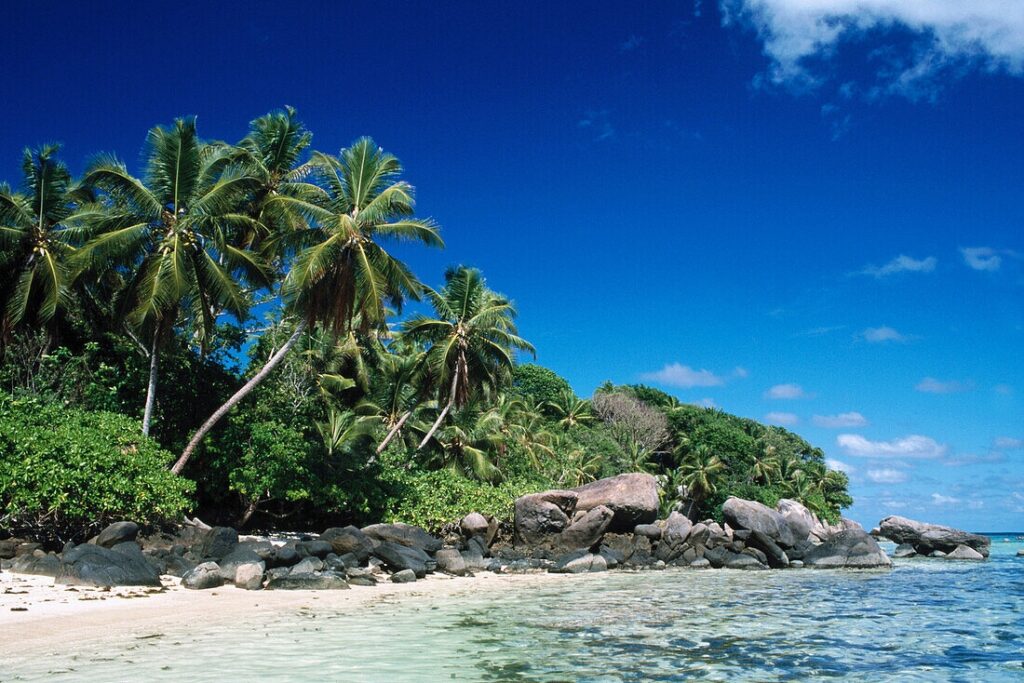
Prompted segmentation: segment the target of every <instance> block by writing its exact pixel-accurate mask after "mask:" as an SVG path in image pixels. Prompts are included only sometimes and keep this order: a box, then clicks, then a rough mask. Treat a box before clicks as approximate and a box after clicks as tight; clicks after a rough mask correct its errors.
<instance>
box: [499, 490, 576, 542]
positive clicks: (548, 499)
mask: <svg viewBox="0 0 1024 683" xmlns="http://www.w3.org/2000/svg"><path fill="white" fill-rule="evenodd" d="M577 499H578V495H577V494H576V493H575V492H573V491H563V490H560V489H554V490H551V491H544V492H542V493H530V494H527V495H525V496H520V497H519V498H517V499H516V503H515V511H514V514H515V519H514V524H515V543H516V545H517V546H519V545H525V546H532V545H539V544H543V543H545V542H546V541H548V540H549V538H550V536H552V535H553V534H560V533H562V531H563V530H564V529H565V528H566V527H567V526H569V519H570V518H571V516H572V514H573V513H574V512H575V511H576V501H577Z"/></svg>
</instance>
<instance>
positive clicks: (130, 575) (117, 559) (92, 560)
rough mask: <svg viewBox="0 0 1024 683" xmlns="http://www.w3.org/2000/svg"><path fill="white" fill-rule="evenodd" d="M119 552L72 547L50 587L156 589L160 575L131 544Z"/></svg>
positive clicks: (62, 558)
mask: <svg viewBox="0 0 1024 683" xmlns="http://www.w3.org/2000/svg"><path fill="white" fill-rule="evenodd" d="M120 545H131V546H132V547H133V548H134V552H133V551H131V550H130V549H128V548H123V549H121V551H118V550H114V549H110V548H104V547H101V546H98V545H91V544H83V545H79V546H75V547H74V548H72V549H71V550H69V551H68V552H66V553H64V554H63V555H62V556H61V560H60V563H61V566H60V571H59V572H58V573H57V576H56V577H55V581H54V583H58V584H65V585H72V586H160V585H161V584H160V574H159V573H158V572H157V570H156V568H155V567H153V565H151V564H150V563H149V562H148V561H147V560H146V558H145V556H144V555H143V554H142V550H141V549H139V547H138V545H136V544H135V543H134V542H132V543H128V544H120Z"/></svg>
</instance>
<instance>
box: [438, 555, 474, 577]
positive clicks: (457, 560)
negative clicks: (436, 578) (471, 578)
mask: <svg viewBox="0 0 1024 683" xmlns="http://www.w3.org/2000/svg"><path fill="white" fill-rule="evenodd" d="M434 560H435V561H436V562H437V570H438V571H441V572H444V573H445V574H451V575H453V576H464V575H465V574H466V572H467V568H466V561H465V560H464V559H462V555H460V554H459V551H458V550H456V549H455V548H441V549H440V550H438V551H437V552H436V553H435V554H434Z"/></svg>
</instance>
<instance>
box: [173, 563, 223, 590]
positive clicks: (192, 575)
mask: <svg viewBox="0 0 1024 683" xmlns="http://www.w3.org/2000/svg"><path fill="white" fill-rule="evenodd" d="M181 585H182V586H183V587H185V588H190V589H192V590H206V589H207V588H217V587H218V586H223V585H224V577H223V576H221V573H220V566H219V565H218V564H217V563H216V562H203V563H202V564H201V565H199V566H198V567H196V568H195V569H193V570H192V571H190V572H188V573H187V574H185V576H183V577H181Z"/></svg>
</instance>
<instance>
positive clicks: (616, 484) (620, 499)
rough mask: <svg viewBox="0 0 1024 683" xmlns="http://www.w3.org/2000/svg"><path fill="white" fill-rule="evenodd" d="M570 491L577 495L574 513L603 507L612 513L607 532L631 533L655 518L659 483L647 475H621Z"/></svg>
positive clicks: (656, 515)
mask: <svg viewBox="0 0 1024 683" xmlns="http://www.w3.org/2000/svg"><path fill="white" fill-rule="evenodd" d="M572 490H573V491H574V492H575V493H576V495H577V500H576V509H577V510H584V511H586V510H591V509H593V508H596V507H597V506H599V505H603V506H604V507H606V508H608V509H609V510H611V511H612V512H613V513H615V516H614V517H613V518H612V522H611V525H610V526H609V531H613V532H623V531H632V530H633V528H634V527H636V525H637V524H649V523H651V522H653V521H654V520H656V519H657V518H658V504H659V499H658V481H657V480H656V479H655V478H654V477H653V476H651V475H650V474H643V473H640V472H634V473H630V474H620V475H618V476H616V477H608V478H607V479H599V480H597V481H594V482H591V483H589V484H584V485H583V486H579V487H577V488H575V489H572Z"/></svg>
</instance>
